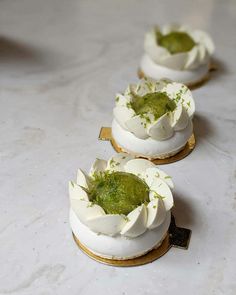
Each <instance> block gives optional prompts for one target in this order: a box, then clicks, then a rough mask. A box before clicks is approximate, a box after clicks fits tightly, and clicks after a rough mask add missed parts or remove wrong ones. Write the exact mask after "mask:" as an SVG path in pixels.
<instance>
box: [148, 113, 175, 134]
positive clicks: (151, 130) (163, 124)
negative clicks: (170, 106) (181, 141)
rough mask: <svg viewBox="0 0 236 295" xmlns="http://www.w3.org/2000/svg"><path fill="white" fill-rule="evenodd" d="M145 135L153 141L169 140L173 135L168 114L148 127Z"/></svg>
mask: <svg viewBox="0 0 236 295" xmlns="http://www.w3.org/2000/svg"><path fill="white" fill-rule="evenodd" d="M147 133H148V135H149V136H150V137H151V138H153V139H155V140H166V139H168V138H170V137H171V136H172V135H173V133H174V130H173V128H172V127H171V121H170V114H168V113H166V114H164V115H163V116H162V117H160V118H159V119H158V120H157V121H156V122H155V123H154V124H152V125H149V127H148V129H147Z"/></svg>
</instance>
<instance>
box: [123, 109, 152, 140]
mask: <svg viewBox="0 0 236 295" xmlns="http://www.w3.org/2000/svg"><path fill="white" fill-rule="evenodd" d="M147 116H148V117H151V116H149V115H147ZM150 120H151V119H150ZM147 124H148V123H147V120H146V119H144V118H141V117H140V116H139V115H137V116H134V117H133V118H131V119H129V120H127V121H126V122H125V125H126V127H127V129H128V130H129V131H130V132H132V133H133V134H134V135H135V136H136V137H138V138H140V139H147V138H148V137H149V136H148V134H147V129H146V128H147Z"/></svg>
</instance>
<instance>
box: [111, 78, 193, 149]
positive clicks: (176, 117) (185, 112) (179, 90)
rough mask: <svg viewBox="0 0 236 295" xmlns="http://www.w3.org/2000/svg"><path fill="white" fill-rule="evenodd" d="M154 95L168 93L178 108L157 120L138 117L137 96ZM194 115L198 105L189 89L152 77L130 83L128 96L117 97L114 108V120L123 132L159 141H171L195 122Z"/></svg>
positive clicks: (151, 117) (150, 116)
mask: <svg viewBox="0 0 236 295" xmlns="http://www.w3.org/2000/svg"><path fill="white" fill-rule="evenodd" d="M154 92H162V93H165V94H167V96H168V97H169V98H170V99H172V100H174V101H175V103H176V108H175V109H174V110H173V111H170V112H167V113H165V114H164V115H163V116H161V117H160V118H158V119H157V120H155V118H154V116H153V115H152V114H151V113H147V114H146V115H145V116H142V115H139V114H136V113H135V111H134V109H133V108H132V104H131V102H132V101H133V100H135V97H136V96H137V95H138V96H144V95H146V94H148V93H154ZM194 112H195V103H194V100H193V97H192V94H191V91H190V90H189V89H188V87H187V86H185V85H184V84H181V83H176V82H172V81H170V80H159V81H155V80H152V79H150V78H148V79H142V80H141V81H140V82H139V83H138V84H130V85H129V86H128V88H127V90H126V91H125V93H124V95H122V94H117V96H116V106H115V108H114V109H113V114H114V119H115V121H116V123H118V124H119V125H120V127H121V128H122V129H123V130H125V131H128V132H130V133H132V134H133V135H135V137H137V138H139V139H143V140H146V139H149V138H151V139H153V140H156V141H164V140H168V139H169V138H171V137H172V136H173V135H174V133H175V132H176V131H178V132H179V131H181V130H184V129H185V128H186V127H187V126H188V125H189V122H190V121H192V117H193V114H194ZM113 135H115V134H113ZM115 139H116V138H115ZM184 144H185V143H184Z"/></svg>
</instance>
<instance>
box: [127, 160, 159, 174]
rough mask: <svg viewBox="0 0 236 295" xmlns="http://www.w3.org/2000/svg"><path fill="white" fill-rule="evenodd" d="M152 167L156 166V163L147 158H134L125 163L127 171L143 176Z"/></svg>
mask: <svg viewBox="0 0 236 295" xmlns="http://www.w3.org/2000/svg"><path fill="white" fill-rule="evenodd" d="M152 167H155V165H154V164H153V163H152V162H151V161H148V160H145V159H133V160H130V161H128V162H127V163H126V164H125V166H124V170H125V172H128V173H132V174H134V175H137V176H140V177H143V175H144V173H145V171H146V170H147V169H148V168H152Z"/></svg>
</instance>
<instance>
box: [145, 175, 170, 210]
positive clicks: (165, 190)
mask: <svg viewBox="0 0 236 295" xmlns="http://www.w3.org/2000/svg"><path fill="white" fill-rule="evenodd" d="M157 194H158V195H159V196H161V198H162V200H163V202H164V205H165V209H166V211H169V210H170V209H171V208H172V207H173V205H174V200H173V195H172V192H171V190H170V188H169V186H168V185H167V184H166V183H165V181H163V180H162V179H158V178H157V179H155V180H154V181H153V183H152V185H151V187H150V193H149V199H150V201H151V200H154V199H157V198H159V196H158V195H157Z"/></svg>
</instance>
